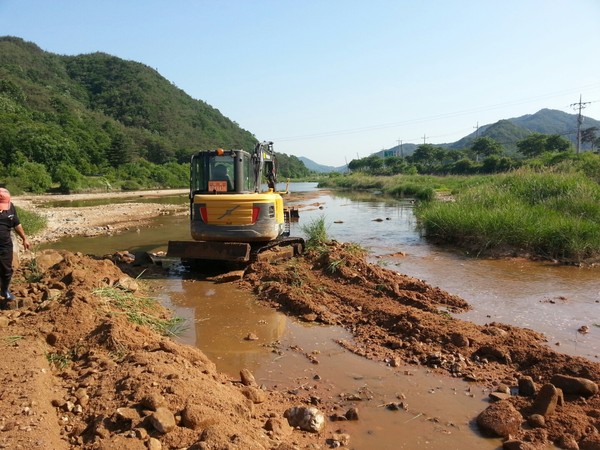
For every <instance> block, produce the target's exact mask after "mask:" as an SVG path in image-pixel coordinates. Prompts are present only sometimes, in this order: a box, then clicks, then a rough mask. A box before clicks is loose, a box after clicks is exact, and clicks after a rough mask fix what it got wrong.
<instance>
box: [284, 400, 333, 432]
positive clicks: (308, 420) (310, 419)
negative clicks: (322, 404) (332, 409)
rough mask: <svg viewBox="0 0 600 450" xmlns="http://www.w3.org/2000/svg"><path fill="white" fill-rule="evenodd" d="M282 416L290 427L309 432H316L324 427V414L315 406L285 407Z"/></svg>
mask: <svg viewBox="0 0 600 450" xmlns="http://www.w3.org/2000/svg"><path fill="white" fill-rule="evenodd" d="M283 417H285V418H286V419H287V420H288V423H289V424H290V425H291V426H292V427H298V428H300V429H301V430H303V431H310V432H311V433H318V432H320V431H321V430H322V429H323V428H324V427H325V416H324V415H323V413H322V412H321V411H319V410H318V409H317V408H307V407H306V406H294V407H292V408H289V409H287V410H286V411H285V413H284V414H283Z"/></svg>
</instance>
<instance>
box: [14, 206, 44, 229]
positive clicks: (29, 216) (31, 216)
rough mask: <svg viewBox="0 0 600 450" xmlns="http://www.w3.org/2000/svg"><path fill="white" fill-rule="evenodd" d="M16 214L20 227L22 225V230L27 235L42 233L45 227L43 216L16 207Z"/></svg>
mask: <svg viewBox="0 0 600 450" xmlns="http://www.w3.org/2000/svg"><path fill="white" fill-rule="evenodd" d="M16 209H17V214H18V215H19V220H20V221H21V225H23V229H24V230H25V233H27V235H28V236H29V235H32V234H37V233H39V232H40V231H42V230H43V229H44V228H46V226H47V220H46V218H45V217H44V216H41V215H40V214H38V213H36V212H33V211H27V210H25V209H22V208H19V207H17V208H16Z"/></svg>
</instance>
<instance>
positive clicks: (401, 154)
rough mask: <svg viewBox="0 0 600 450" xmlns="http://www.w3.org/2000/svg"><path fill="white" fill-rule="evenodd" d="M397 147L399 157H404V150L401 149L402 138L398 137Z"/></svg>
mask: <svg viewBox="0 0 600 450" xmlns="http://www.w3.org/2000/svg"><path fill="white" fill-rule="evenodd" d="M398 147H399V148H400V157H401V158H404V152H403V151H402V139H398Z"/></svg>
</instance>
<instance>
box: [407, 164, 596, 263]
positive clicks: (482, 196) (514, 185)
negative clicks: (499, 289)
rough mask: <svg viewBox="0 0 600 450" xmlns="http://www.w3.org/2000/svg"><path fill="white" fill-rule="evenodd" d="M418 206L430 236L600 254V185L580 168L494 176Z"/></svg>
mask: <svg viewBox="0 0 600 450" xmlns="http://www.w3.org/2000/svg"><path fill="white" fill-rule="evenodd" d="M415 212H416V214H417V217H418V219H419V223H420V226H421V227H422V229H423V230H424V231H425V233H426V236H428V237H429V238H433V239H435V240H439V241H444V242H448V243H452V244H456V245H458V246H462V247H465V248H468V249H469V250H471V251H473V252H477V253H483V254H486V253H492V254H493V253H506V252H511V253H514V254H530V255H536V256H540V257H546V258H552V259H557V260H561V261H565V262H581V261H583V260H586V259H588V258H596V257H598V256H600V186H599V185H598V184H597V183H596V182H594V181H593V180H591V179H589V178H588V177H586V176H585V175H583V174H580V173H549V172H535V171H532V170H520V171H517V172H514V173H511V174H506V175H498V176H493V177H489V178H488V181H487V182H485V183H480V184H475V185H472V186H471V187H468V188H466V189H464V190H462V191H460V192H459V193H458V194H457V195H456V196H455V201H453V202H425V203H422V204H419V205H418V206H417V208H416V211H415Z"/></svg>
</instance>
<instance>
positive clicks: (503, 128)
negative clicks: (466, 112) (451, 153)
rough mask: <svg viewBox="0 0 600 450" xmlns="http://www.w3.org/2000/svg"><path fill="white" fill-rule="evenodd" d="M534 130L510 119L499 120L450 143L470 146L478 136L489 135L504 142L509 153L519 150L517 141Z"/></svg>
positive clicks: (464, 146)
mask: <svg viewBox="0 0 600 450" xmlns="http://www.w3.org/2000/svg"><path fill="white" fill-rule="evenodd" d="M532 133H533V131H532V130H529V129H527V128H523V127H520V126H518V125H516V124H515V123H514V122H511V121H510V120H506V119H504V120H499V121H498V122H496V123H494V124H491V125H486V126H483V127H481V128H480V129H479V130H477V132H476V133H473V134H470V135H468V136H465V137H464V138H462V139H460V140H458V141H456V142H454V143H452V144H450V145H448V148H451V149H457V150H458V149H463V148H469V147H470V146H471V145H472V144H473V141H475V139H477V138H478V137H489V138H491V139H494V140H495V141H497V142H499V143H500V144H502V146H503V147H504V148H505V149H506V151H507V152H508V153H512V152H515V151H516V150H517V142H518V141H520V140H521V139H524V138H526V137H527V136H529V135H530V134H532Z"/></svg>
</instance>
